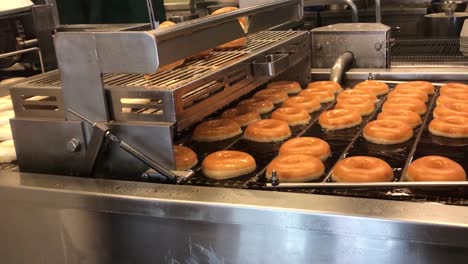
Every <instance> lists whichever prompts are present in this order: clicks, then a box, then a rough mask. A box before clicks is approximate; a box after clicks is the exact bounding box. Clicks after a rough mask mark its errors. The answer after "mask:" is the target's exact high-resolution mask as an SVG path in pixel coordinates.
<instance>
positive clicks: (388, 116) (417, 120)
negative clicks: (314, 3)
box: [377, 109, 422, 128]
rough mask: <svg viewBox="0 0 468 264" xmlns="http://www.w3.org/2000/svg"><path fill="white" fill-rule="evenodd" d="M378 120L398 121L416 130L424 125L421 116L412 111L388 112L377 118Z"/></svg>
mask: <svg viewBox="0 0 468 264" xmlns="http://www.w3.org/2000/svg"><path fill="white" fill-rule="evenodd" d="M377 120H396V121H401V122H403V123H406V124H408V125H409V126H410V127H412V128H415V127H417V126H419V125H421V124H422V119H421V116H420V115H418V113H416V112H413V111H410V110H398V109H395V110H387V111H384V112H382V113H380V114H379V115H378V116H377Z"/></svg>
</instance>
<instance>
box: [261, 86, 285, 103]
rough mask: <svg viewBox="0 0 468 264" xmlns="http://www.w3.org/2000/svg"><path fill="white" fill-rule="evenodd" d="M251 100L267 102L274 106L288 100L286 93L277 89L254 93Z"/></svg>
mask: <svg viewBox="0 0 468 264" xmlns="http://www.w3.org/2000/svg"><path fill="white" fill-rule="evenodd" d="M253 98H254V99H257V100H268V101H271V102H272V103H274V104H279V103H282V102H283V101H284V100H286V99H288V93H287V92H285V91H281V90H278V89H273V88H268V89H263V90H260V91H258V92H256V93H255V94H254V96H253Z"/></svg>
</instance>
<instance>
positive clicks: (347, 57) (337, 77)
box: [330, 51, 354, 83]
mask: <svg viewBox="0 0 468 264" xmlns="http://www.w3.org/2000/svg"><path fill="white" fill-rule="evenodd" d="M353 60H354V54H353V53H352V52H350V51H346V52H345V53H343V54H341V55H340V56H339V57H338V58H337V59H336V61H335V63H334V64H333V67H332V68H331V71H330V81H334V82H337V83H341V79H342V78H343V76H344V74H345V72H346V71H347V70H348V69H349V67H350V66H351V64H353Z"/></svg>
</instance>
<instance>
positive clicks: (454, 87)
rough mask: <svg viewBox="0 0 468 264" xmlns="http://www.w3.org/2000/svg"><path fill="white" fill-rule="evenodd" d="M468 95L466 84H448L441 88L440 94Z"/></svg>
mask: <svg viewBox="0 0 468 264" xmlns="http://www.w3.org/2000/svg"><path fill="white" fill-rule="evenodd" d="M453 92H455V93H468V85H466V84H464V83H447V84H445V85H444V86H442V87H441V88H440V94H441V95H444V94H446V93H453Z"/></svg>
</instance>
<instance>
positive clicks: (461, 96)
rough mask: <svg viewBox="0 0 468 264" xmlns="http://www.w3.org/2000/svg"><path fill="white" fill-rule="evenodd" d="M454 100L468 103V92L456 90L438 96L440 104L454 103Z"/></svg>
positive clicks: (437, 102) (438, 103)
mask: <svg viewBox="0 0 468 264" xmlns="http://www.w3.org/2000/svg"><path fill="white" fill-rule="evenodd" d="M452 102H457V103H468V93H456V92H451V93H445V94H444V95H441V96H439V97H437V101H436V104H437V105H440V104H445V103H452Z"/></svg>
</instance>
